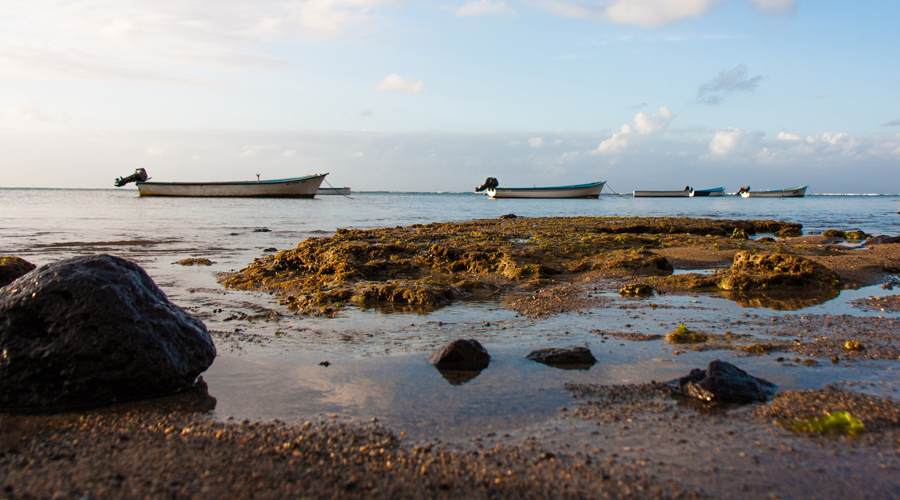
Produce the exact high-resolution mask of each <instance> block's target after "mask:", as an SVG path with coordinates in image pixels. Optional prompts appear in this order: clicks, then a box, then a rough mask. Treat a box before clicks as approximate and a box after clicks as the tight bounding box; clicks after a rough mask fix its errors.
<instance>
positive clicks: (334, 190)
mask: <svg viewBox="0 0 900 500" xmlns="http://www.w3.org/2000/svg"><path fill="white" fill-rule="evenodd" d="M332 194H336V195H343V196H350V188H349V187H346V186H345V187H320V188H319V190H318V191H317V192H316V196H322V195H332Z"/></svg>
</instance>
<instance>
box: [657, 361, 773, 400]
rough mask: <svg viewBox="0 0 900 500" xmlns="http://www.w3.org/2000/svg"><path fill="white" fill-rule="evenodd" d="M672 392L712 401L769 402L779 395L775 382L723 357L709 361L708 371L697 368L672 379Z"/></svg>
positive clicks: (669, 384)
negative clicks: (755, 375)
mask: <svg viewBox="0 0 900 500" xmlns="http://www.w3.org/2000/svg"><path fill="white" fill-rule="evenodd" d="M666 385H668V386H669V388H670V389H671V390H672V392H674V393H676V394H679V395H682V396H687V397H691V398H696V399H699V400H701V401H706V402H708V403H739V404H740V403H753V402H756V401H766V400H767V399H769V398H770V397H771V396H772V395H774V394H775V388H776V386H775V384H773V383H771V382H769V381H768V380H763V379H761V378H757V377H754V376H752V375H749V374H747V372H745V371H744V370H741V369H740V368H738V367H736V366H734V365H733V364H731V363H727V362H725V361H721V360H718V359H717V360H714V361H712V362H710V363H709V366H707V368H706V370H701V369H699V368H694V369H693V370H691V373H690V374H689V375H687V376H686V377H681V378H679V379H676V380H672V381H670V382H668V383H667V384H666Z"/></svg>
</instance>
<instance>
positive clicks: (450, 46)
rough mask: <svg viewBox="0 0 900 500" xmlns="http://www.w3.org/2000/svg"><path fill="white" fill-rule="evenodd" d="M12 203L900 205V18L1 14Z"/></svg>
mask: <svg viewBox="0 0 900 500" xmlns="http://www.w3.org/2000/svg"><path fill="white" fill-rule="evenodd" d="M0 13H2V15H0V187H55V188H64V187H77V188H108V187H112V183H113V180H114V179H115V177H118V176H123V175H127V174H130V173H131V172H133V171H134V169H135V168H145V169H147V171H148V173H149V174H150V176H151V177H152V178H153V180H156V181H204V180H209V181H226V180H253V179H255V178H256V174H260V175H261V177H262V178H263V179H275V178H285V177H296V176H301V175H307V174H311V173H314V172H329V173H330V175H329V176H328V178H327V180H328V181H329V183H330V184H332V185H334V186H338V185H341V186H351V187H352V188H353V189H354V190H357V191H369V190H390V191H471V190H472V189H473V188H474V187H475V186H476V185H478V184H480V183H482V182H483V181H484V179H485V178H486V177H488V176H493V177H497V178H498V179H499V180H500V183H501V185H505V186H508V187H519V186H533V185H538V186H541V185H563V184H572V183H584V182H592V181H599V180H605V181H607V182H608V186H609V187H610V188H612V189H614V190H615V191H618V192H630V191H631V190H634V189H681V188H683V187H684V186H685V185H691V186H693V187H695V188H698V189H702V188H712V187H717V186H724V187H725V188H726V189H727V190H729V191H735V190H737V188H738V187H739V186H745V185H750V186H752V187H753V188H754V189H776V188H784V187H793V186H798V185H805V184H808V185H809V186H810V192H811V193H900V175H898V174H900V92H898V90H897V89H898V88H900V64H898V63H897V61H898V56H897V50H898V47H900V30H898V29H896V22H897V20H898V19H900V2H897V1H896V0H860V1H858V2H847V1H837V0H815V1H812V0H474V1H466V0H458V1H449V0H448V1H428V0H424V1H410V0H289V1H285V0H253V1H244V0H215V1H213V0H153V1H143V0H0Z"/></svg>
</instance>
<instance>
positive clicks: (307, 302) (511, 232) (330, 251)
mask: <svg viewBox="0 0 900 500" xmlns="http://www.w3.org/2000/svg"><path fill="white" fill-rule="evenodd" d="M786 227H797V228H799V227H800V225H799V224H794V223H789V222H775V221H734V220H713V219H691V218H673V217H656V218H650V217H548V218H516V219H504V220H475V221H469V222H447V223H431V224H425V225H422V224H413V225H411V226H407V227H399V226H398V227H395V228H382V229H373V230H350V229H338V230H337V232H336V234H335V235H333V236H330V237H327V238H310V239H307V240H305V241H303V242H301V243H300V244H299V245H297V247H296V248H294V249H292V250H283V251H280V252H278V253H277V254H275V255H268V256H265V257H262V258H258V259H256V261H255V262H253V263H252V264H251V265H250V266H248V267H246V268H244V269H241V270H240V271H239V272H237V273H233V274H228V275H224V276H223V277H222V278H221V280H220V281H221V283H222V284H223V285H224V286H226V287H229V288H234V289H240V290H261V291H267V292H270V293H277V294H279V295H280V296H281V297H282V303H284V304H286V305H288V306H289V307H290V308H291V309H292V310H294V311H297V312H302V313H324V314H332V313H333V312H334V311H336V310H337V309H339V308H340V307H342V306H344V305H348V304H350V305H355V306H358V307H375V306H379V305H383V304H391V305H393V306H400V307H404V308H412V309H431V308H435V307H441V306H444V305H447V304H450V303H452V302H453V301H455V300H460V299H477V298H491V297H495V296H496V295H498V294H500V293H501V292H503V291H509V290H513V289H517V288H526V289H532V290H533V289H536V288H542V287H545V286H550V285H553V284H557V283H559V282H568V281H575V280H577V279H579V277H581V276H583V275H587V274H588V273H590V275H591V276H593V277H598V278H599V277H635V276H667V275H670V274H672V265H671V263H669V261H668V259H667V258H666V257H664V256H661V255H658V254H656V253H655V252H654V250H658V249H661V248H664V247H669V246H684V245H689V246H698V245H703V244H705V243H707V242H708V238H710V237H717V236H718V237H725V236H728V235H730V234H732V233H733V232H734V230H735V229H741V230H742V231H744V232H745V233H746V234H755V233H757V232H759V231H764V232H773V231H777V230H779V229H782V228H786Z"/></svg>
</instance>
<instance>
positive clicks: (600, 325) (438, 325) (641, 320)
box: [0, 189, 900, 437]
mask: <svg viewBox="0 0 900 500" xmlns="http://www.w3.org/2000/svg"><path fill="white" fill-rule="evenodd" d="M898 211H900V196H807V197H805V198H800V199H762V198H756V199H743V198H739V197H733V196H730V197H722V198H705V199H704V198H700V199H692V198H683V199H671V198H670V199H664V198H660V199H652V198H639V199H633V198H629V197H619V196H612V195H610V196H601V198H600V199H599V200H490V199H488V198H486V197H484V196H481V195H476V194H439V193H358V194H354V195H353V196H352V197H351V198H345V197H341V196H326V197H321V198H317V199H312V200H294V199H200V198H187V199H177V198H140V197H138V196H137V192H136V191H134V190H53V189H0V255H18V256H20V257H23V258H25V259H27V260H29V261H31V262H34V263H35V264H39V265H40V264H45V263H49V262H52V261H55V260H58V259H61V258H65V257H70V256H74V255H82V254H88V253H97V252H104V253H112V254H116V255H119V256H122V257H125V258H128V259H131V260H134V261H136V262H138V263H139V264H140V265H142V266H143V267H144V268H145V269H146V270H147V271H148V273H149V274H150V275H151V276H152V277H153V279H154V280H155V281H156V282H157V284H159V285H160V286H161V287H162V288H163V290H164V291H165V292H166V293H167V294H168V295H169V297H170V298H171V299H172V300H173V301H174V302H176V303H177V304H179V305H181V306H182V307H185V308H187V309H189V310H191V311H192V312H194V313H195V314H197V315H198V316H199V317H201V318H202V319H203V321H204V322H205V323H206V324H207V326H208V327H209V328H210V329H211V330H215V331H216V332H218V333H217V337H216V338H217V348H218V351H219V357H218V358H217V360H216V362H215V363H214V364H213V366H212V367H211V368H210V370H209V371H208V372H207V373H206V374H204V379H205V380H206V382H207V384H208V385H209V388H210V393H211V394H212V395H213V396H214V397H216V398H217V400H218V405H217V408H216V410H215V413H216V416H218V417H220V418H227V417H236V418H241V419H243V418H251V419H255V418H260V419H268V418H281V419H285V420H292V419H299V418H308V417H310V416H315V415H320V414H333V413H339V414H343V415H347V416H350V417H357V418H364V419H368V418H371V417H373V416H374V417H378V418H380V419H381V420H382V421H385V422H387V423H388V424H390V425H392V426H394V427H396V428H398V430H403V431H405V432H407V433H408V434H409V435H411V436H414V437H417V436H418V437H421V436H432V435H438V436H442V437H463V436H469V435H472V434H475V433H478V432H486V431H488V430H495V431H496V430H502V429H509V428H517V427H521V426H525V425H528V424H530V423H534V422H538V421H541V420H542V419H546V418H549V417H550V416H552V415H554V414H555V413H556V412H557V410H558V408H559V407H561V406H564V405H566V404H569V403H570V401H571V400H570V398H569V396H568V395H567V394H566V393H565V392H564V391H563V390H562V389H561V387H562V384H563V383H564V382H567V381H576V382H597V383H626V382H645V381H649V380H667V379H671V378H675V377H678V376H680V375H683V374H684V373H686V372H687V371H689V370H690V369H691V368H694V367H698V366H703V365H705V364H706V363H708V362H709V361H710V360H711V359H714V358H715V357H721V356H726V357H727V356H730V355H729V354H728V353H724V354H723V353H722V352H715V351H713V352H700V353H688V354H684V355H681V356H678V357H675V356H673V355H672V353H671V350H669V349H668V346H666V345H664V343H660V342H649V343H648V342H640V343H628V342H619V341H613V340H608V341H605V342H604V341H601V340H600V339H599V337H598V336H597V335H596V333H591V330H594V329H621V325H622V324H624V323H628V324H630V325H632V328H634V329H636V331H646V332H647V333H665V332H666V331H668V330H671V329H673V328H674V326H676V325H677V324H678V323H681V322H685V323H688V324H691V325H698V326H701V327H704V328H706V329H708V330H710V331H715V329H716V328H717V325H719V324H720V322H721V321H724V320H726V319H727V318H734V317H737V316H740V315H743V314H747V313H748V311H750V312H752V313H753V314H759V315H760V316H764V315H780V314H784V313H782V312H778V311H770V310H752V309H751V310H748V309H746V308H745V307H744V306H741V305H739V304H736V303H734V302H730V301H728V300H725V299H722V298H718V297H703V296H691V297H683V296H682V297H679V296H665V297H656V298H654V299H653V300H654V301H655V303H658V304H661V305H671V306H676V308H672V309H664V308H660V309H659V310H656V311H650V310H649V309H646V310H643V311H637V312H636V311H633V310H622V309H619V308H616V307H612V308H606V309H602V310H597V311H595V312H593V313H592V314H591V315H586V314H585V315H561V316H557V317H553V318H548V319H541V320H536V319H529V318H520V317H517V316H516V315H515V314H514V313H512V312H511V311H508V310H506V309H504V308H503V304H502V303H500V302H496V303H463V304H456V305H453V306H451V307H447V308H443V309H440V310H438V311H435V312H432V313H429V314H415V313H394V314H384V313H380V312H376V311H360V310H356V309H347V310H345V311H344V312H342V313H341V314H340V315H339V316H338V317H337V318H333V319H321V318H303V317H295V316H292V315H290V314H289V313H288V312H287V311H285V310H284V309H283V308H281V307H280V306H278V304H277V302H276V301H275V300H274V299H273V298H272V297H270V296H267V295H265V294H259V293H245V292H233V291H227V292H226V291H224V290H223V289H222V288H221V286H219V285H218V284H217V283H216V281H215V275H216V273H217V272H220V271H228V270H231V269H239V268H241V267H244V266H246V265H247V264H249V263H250V262H252V261H253V259H254V258H256V257H259V256H260V255H263V253H264V250H265V249H268V248H272V247H274V248H277V249H285V248H290V247H293V246H294V245H296V244H297V243H298V242H300V241H301V240H303V239H304V238H307V237H311V236H312V237H315V236H327V235H329V234H332V233H333V232H334V230H335V229H336V228H341V227H343V228H376V227H383V226H396V225H408V224H414V223H427V222H441V221H464V220H471V219H482V218H496V217H498V216H500V215H502V214H507V213H515V214H517V215H519V216H526V217H537V216H575V215H578V216H633V215H640V216H673V217H675V216H678V217H680V216H685V217H713V218H730V219H776V220H787V221H793V222H799V223H801V224H803V226H804V230H805V231H823V230H825V229H829V228H837V229H850V228H858V229H862V230H863V231H866V232H868V233H872V234H888V235H897V234H900V214H898V213H897V212H898ZM263 228H265V229H268V231H255V230H259V229H263ZM189 256H201V257H208V258H210V259H211V260H213V261H215V264H214V265H213V266H210V267H182V266H178V265H173V264H172V263H173V262H174V261H176V260H180V259H183V258H185V257H189ZM870 293H877V292H876V291H874V290H871V289H869V290H859V291H848V292H843V293H842V294H841V297H840V298H838V299H835V300H833V301H831V302H828V303H826V304H822V305H817V306H815V307H814V310H813V311H811V312H812V313H829V314H844V313H851V314H854V315H861V314H865V313H862V312H860V311H859V310H856V309H851V308H849V307H848V305H847V301H848V300H849V299H851V298H854V297H860V296H866V295H867V294H870ZM610 299H611V300H626V299H621V298H619V297H618V296H615V295H614V296H610ZM682 306H684V308H682V309H679V308H678V307H682ZM269 311H277V312H280V313H282V314H285V316H283V317H281V318H280V319H278V320H277V321H276V320H272V321H265V319H260V318H263V316H259V317H258V318H257V319H253V318H250V319H240V320H236V319H234V317H235V316H236V315H237V316H240V315H241V314H247V315H250V316H253V315H254V314H265V313H266V312H269ZM488 322H489V323H491V326H485V324H486V323H488ZM751 333H752V332H751ZM472 337H474V338H478V339H479V340H481V341H482V343H484V344H485V346H486V347H487V348H488V350H489V351H490V352H491V353H492V355H493V361H492V363H491V366H490V367H489V368H488V369H487V370H485V371H484V372H482V374H481V375H479V376H478V377H476V378H475V379H473V380H471V381H469V382H467V383H465V384H462V385H452V384H450V383H448V381H447V380H445V379H444V378H443V377H442V376H441V375H440V374H439V373H438V372H437V371H436V370H434V369H433V368H432V367H429V366H428V365H427V364H426V363H425V356H426V355H427V354H428V352H430V350H431V349H433V348H435V347H437V346H438V345H441V344H443V343H445V342H448V341H450V340H453V339H455V338H472ZM567 345H587V346H589V347H590V348H591V349H592V350H593V351H594V352H595V355H597V357H598V358H599V359H600V363H598V364H597V365H595V366H594V368H592V369H591V370H588V371H564V370H558V369H554V368H549V367H545V366H543V365H539V364H537V363H533V362H529V361H526V360H524V359H523V357H524V355H525V354H526V353H527V352H529V351H530V350H531V349H534V348H538V347H546V346H556V347H559V346H567ZM613 346H615V347H613ZM322 361H329V362H330V363H332V365H331V366H329V367H327V368H325V367H322V366H320V365H319V363H320V362H322ZM741 363H742V365H741V366H742V367H744V368H745V369H748V370H752V371H754V373H755V374H757V375H760V376H764V377H765V378H768V379H770V380H773V381H775V382H776V383H778V384H779V385H780V386H781V387H782V388H811V387H820V386H821V385H822V384H824V383H828V382H835V381H839V380H841V379H847V380H878V381H881V382H884V381H885V380H888V381H894V385H895V386H897V387H900V375H897V374H896V373H897V372H895V371H893V370H892V369H891V368H889V367H888V368H885V367H883V366H881V365H879V364H877V363H873V364H871V365H868V368H867V369H860V367H859V366H857V367H856V368H855V369H853V370H848V369H847V368H845V367H842V366H838V367H831V366H828V367H824V366H823V367H820V368H817V369H815V370H812V369H808V368H805V367H803V368H800V367H796V368H789V367H784V366H782V364H780V363H776V362H775V361H774V360H773V359H772V358H771V357H767V356H763V357H760V358H752V359H750V358H743V359H742V361H741Z"/></svg>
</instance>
